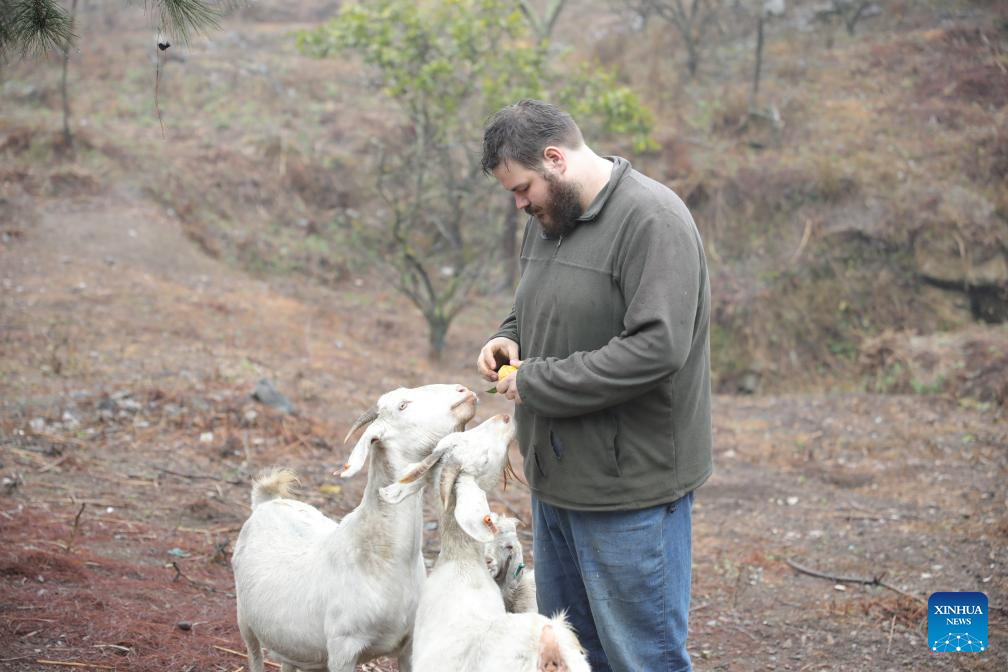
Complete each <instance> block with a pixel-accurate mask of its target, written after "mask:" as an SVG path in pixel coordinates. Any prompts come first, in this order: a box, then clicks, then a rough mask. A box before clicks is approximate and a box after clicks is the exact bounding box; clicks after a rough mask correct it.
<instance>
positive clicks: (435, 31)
mask: <svg viewBox="0 0 1008 672" xmlns="http://www.w3.org/2000/svg"><path fill="white" fill-rule="evenodd" d="M298 42H299V45H300V47H301V48H302V49H303V50H304V51H305V52H307V53H310V54H313V55H316V56H319V57H324V56H335V55H341V54H343V53H345V52H347V51H350V52H354V53H356V54H358V55H359V56H360V57H361V59H362V60H363V61H364V63H365V64H367V65H368V66H370V67H371V68H373V69H374V71H375V72H376V73H377V75H378V77H377V78H376V79H377V82H378V84H377V87H378V88H380V90H381V93H382V94H383V96H384V97H386V98H387V99H388V100H391V101H393V102H394V103H395V106H394V110H395V120H394V122H391V127H390V128H389V129H388V131H387V132H385V133H383V134H382V137H380V138H373V139H372V143H373V144H372V147H373V151H372V152H368V155H369V156H370V161H371V162H372V163H371V165H367V166H362V169H364V170H370V171H371V174H372V175H373V187H374V191H375V195H376V196H377V201H378V203H380V207H375V208H372V209H369V210H367V211H366V212H364V213H361V214H359V215H357V216H356V217H355V218H354V219H353V220H352V221H350V220H348V224H349V225H351V226H353V229H354V232H355V236H356V240H357V244H358V247H359V248H360V250H361V251H362V252H364V253H365V254H367V255H369V256H370V257H371V258H373V259H375V260H377V261H379V262H381V263H383V264H385V266H386V267H387V268H389V269H390V271H391V273H392V278H393V282H394V285H395V287H396V289H397V290H398V291H399V292H401V293H402V294H403V295H405V296H406V297H407V298H408V299H409V300H410V301H411V302H412V303H413V305H414V306H416V308H417V309H418V310H419V311H420V312H421V314H422V315H423V316H424V319H425V320H426V322H427V325H428V341H429V345H430V354H431V356H432V357H435V358H437V357H440V354H441V351H442V349H443V347H444V341H445V336H446V334H447V332H448V328H449V326H450V325H451V323H452V321H453V320H454V318H455V317H456V316H457V315H458V314H459V312H460V311H462V310H463V309H464V308H465V306H466V305H467V304H468V302H469V301H470V300H471V298H472V296H473V294H474V292H476V291H477V290H479V289H481V288H482V289H486V288H488V287H489V286H490V285H491V284H492V282H493V276H494V274H495V273H499V272H500V271H501V270H502V264H501V263H500V257H501V253H500V250H501V248H502V246H501V235H500V233H499V232H500V229H501V227H503V228H504V231H505V233H504V234H503V235H504V237H505V238H509V239H510V240H511V241H513V239H514V234H515V229H514V223H515V220H514V218H513V215H511V214H510V209H511V205H510V203H508V201H507V199H504V198H502V197H501V196H500V194H499V188H498V187H496V185H495V184H494V183H493V181H492V180H488V179H487V178H486V176H485V175H483V174H482V171H481V169H480V165H479V161H480V146H479V143H480V139H481V138H482V130H483V124H484V123H485V121H486V119H487V118H488V116H489V115H490V114H492V113H493V112H494V111H495V110H497V109H500V108H501V107H503V106H504V105H506V104H509V103H511V102H514V101H515V100H518V99H520V98H524V97H538V98H546V97H549V96H548V93H549V92H550V91H555V92H556V94H557V95H556V99H557V100H558V101H559V102H560V103H561V104H564V102H565V101H564V98H566V97H574V96H584V97H583V98H581V99H579V100H578V101H577V102H578V106H575V107H574V108H573V109H575V111H577V112H581V111H584V112H585V113H587V114H588V116H589V117H591V119H592V124H594V125H590V126H589V127H591V128H595V127H600V128H605V129H612V130H617V131H619V132H629V133H630V134H631V135H632V136H633V137H634V139H635V143H636V144H637V145H638V146H640V147H646V146H649V144H648V143H652V144H653V141H651V140H650V132H651V126H652V122H651V118H650V115H649V113H648V111H647V110H646V109H645V108H644V107H643V106H642V105H641V104H640V103H639V101H637V99H636V97H634V96H633V94H632V93H631V92H630V91H629V90H627V89H626V88H625V87H620V86H618V85H617V84H616V82H615V77H614V76H613V75H612V74H611V73H601V75H599V73H594V72H593V78H592V79H588V78H586V77H585V75H586V74H587V70H583V71H581V72H579V73H577V74H575V75H573V76H571V75H570V73H567V74H564V73H561V72H559V71H558V70H557V69H556V67H555V66H556V59H547V57H546V48H545V46H544V44H543V43H542V42H541V41H540V40H539V39H538V37H537V36H533V35H532V34H531V33H530V31H529V26H528V24H527V22H526V20H525V19H524V18H523V16H522V13H521V11H520V9H518V8H517V7H516V5H515V3H514V2H508V1H506V0H431V1H430V2H423V3H416V2H414V1H413V0H368V2H361V3H359V4H353V5H348V6H346V7H344V8H343V10H342V11H341V12H340V14H339V15H338V16H337V17H336V18H335V19H333V20H332V21H330V22H329V23H327V24H325V25H324V26H322V27H321V28H319V29H317V30H314V31H310V32H306V33H302V34H301V35H300V36H299V38H298ZM602 89H605V90H604V91H603V90H602ZM579 121H580V118H579ZM364 160H368V157H364ZM495 223H496V226H497V228H496V229H495V228H494V226H495ZM505 247H506V246H505Z"/></svg>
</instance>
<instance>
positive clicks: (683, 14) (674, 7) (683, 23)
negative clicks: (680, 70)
mask: <svg viewBox="0 0 1008 672" xmlns="http://www.w3.org/2000/svg"><path fill="white" fill-rule="evenodd" d="M723 1H724V0H632V2H630V3H624V2H620V6H621V7H622V8H623V9H628V10H630V11H631V12H632V13H633V14H634V15H635V16H638V17H640V21H641V22H642V24H643V23H646V22H647V20H648V19H649V18H650V17H652V16H657V17H660V18H662V19H664V20H665V21H667V22H669V23H670V24H672V26H673V27H674V28H675V30H676V32H677V33H678V35H679V38H680V40H681V41H682V43H683V45H684V46H685V47H686V69H687V71H688V72H689V76H690V79H693V78H695V77H696V74H697V70H698V69H699V68H700V56H701V50H702V48H703V45H704V43H705V41H706V39H707V38H708V37H709V31H710V29H711V28H712V27H714V26H716V25H717V18H718V14H719V12H720V10H721V5H722V3H723Z"/></svg>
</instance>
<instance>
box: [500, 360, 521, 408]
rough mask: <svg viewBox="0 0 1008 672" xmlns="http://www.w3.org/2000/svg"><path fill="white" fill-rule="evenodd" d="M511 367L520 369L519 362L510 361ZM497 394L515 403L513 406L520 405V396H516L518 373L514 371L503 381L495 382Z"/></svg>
mask: <svg viewBox="0 0 1008 672" xmlns="http://www.w3.org/2000/svg"><path fill="white" fill-rule="evenodd" d="M511 366H517V367H519V368H520V367H521V362H520V361H519V360H517V359H512V360H511ZM497 394H503V395H504V396H505V397H507V398H508V399H510V400H511V401H513V402H515V404H520V403H522V400H521V396H519V394H518V372H517V371H515V372H514V373H512V374H511V375H510V376H508V377H507V378H505V379H504V380H498V381H497Z"/></svg>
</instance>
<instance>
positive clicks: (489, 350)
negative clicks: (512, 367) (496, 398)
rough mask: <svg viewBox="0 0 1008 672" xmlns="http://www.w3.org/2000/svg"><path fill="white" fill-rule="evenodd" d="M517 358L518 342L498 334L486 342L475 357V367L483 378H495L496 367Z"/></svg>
mask: <svg viewBox="0 0 1008 672" xmlns="http://www.w3.org/2000/svg"><path fill="white" fill-rule="evenodd" d="M517 359H518V344H517V343H515V342H514V341H512V340H511V339H510V338H506V337H504V336H498V337H497V338H493V339H491V340H490V341H488V342H487V344H486V345H484V346H483V349H482V350H480V354H479V357H478V358H477V359H476V369H477V370H478V371H479V373H480V375H481V376H483V377H484V378H485V379H487V380H490V381H493V380H497V368H498V367H499V366H500V365H501V364H510V363H511V361H512V360H517Z"/></svg>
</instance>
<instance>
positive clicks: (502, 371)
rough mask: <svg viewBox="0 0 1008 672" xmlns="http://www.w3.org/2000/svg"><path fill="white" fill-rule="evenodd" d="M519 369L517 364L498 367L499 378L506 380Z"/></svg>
mask: <svg viewBox="0 0 1008 672" xmlns="http://www.w3.org/2000/svg"><path fill="white" fill-rule="evenodd" d="M517 370H518V367H517V366H511V365H510V364H505V365H503V366H502V367H500V368H499V369H497V380H504V379H505V378H507V377H508V376H510V375H511V374H512V373H514V372H515V371H517Z"/></svg>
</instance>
